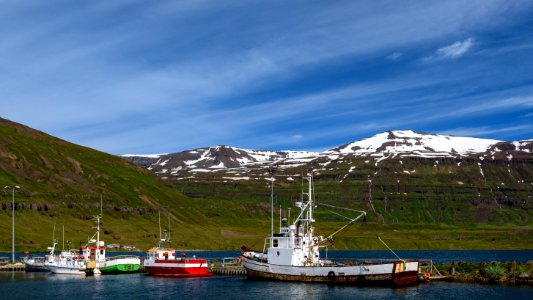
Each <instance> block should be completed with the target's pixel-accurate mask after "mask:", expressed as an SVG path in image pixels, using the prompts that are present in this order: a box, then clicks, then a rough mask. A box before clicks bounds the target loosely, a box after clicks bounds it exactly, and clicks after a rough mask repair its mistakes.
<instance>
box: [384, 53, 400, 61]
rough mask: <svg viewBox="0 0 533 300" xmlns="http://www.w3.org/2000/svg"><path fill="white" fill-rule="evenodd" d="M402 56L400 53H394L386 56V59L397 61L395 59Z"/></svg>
mask: <svg viewBox="0 0 533 300" xmlns="http://www.w3.org/2000/svg"><path fill="white" fill-rule="evenodd" d="M402 55H403V53H400V52H394V53H392V54H391V55H389V56H387V58H388V59H390V60H397V59H398V58H400V57H401V56H402Z"/></svg>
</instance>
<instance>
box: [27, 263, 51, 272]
mask: <svg viewBox="0 0 533 300" xmlns="http://www.w3.org/2000/svg"><path fill="white" fill-rule="evenodd" d="M25 265H26V266H25V269H24V270H25V271H26V272H49V271H50V270H48V268H47V267H46V266H44V265H34V264H28V263H26V264H25Z"/></svg>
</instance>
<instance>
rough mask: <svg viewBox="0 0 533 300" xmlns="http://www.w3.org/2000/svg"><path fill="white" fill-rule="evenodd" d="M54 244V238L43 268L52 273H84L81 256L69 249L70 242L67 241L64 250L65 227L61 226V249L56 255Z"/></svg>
mask: <svg viewBox="0 0 533 300" xmlns="http://www.w3.org/2000/svg"><path fill="white" fill-rule="evenodd" d="M54 232H55V225H54ZM56 245H57V240H56V239H54V241H53V244H52V247H48V250H50V254H48V255H46V257H45V261H44V266H45V268H46V269H48V270H50V272H51V273H53V274H69V275H85V269H86V267H85V261H84V259H83V256H81V255H80V253H79V252H77V251H75V250H72V249H70V242H67V250H65V227H63V250H62V251H61V253H59V254H58V255H56V254H55V247H56Z"/></svg>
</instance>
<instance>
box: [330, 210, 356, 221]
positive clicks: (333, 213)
mask: <svg viewBox="0 0 533 300" xmlns="http://www.w3.org/2000/svg"><path fill="white" fill-rule="evenodd" d="M328 212H330V213H332V214H334V215H337V216H339V217H343V218H345V219H346V220H350V221H351V220H352V218H348V217H346V216H343V215H341V214H339V213H336V212H334V211H332V210H328Z"/></svg>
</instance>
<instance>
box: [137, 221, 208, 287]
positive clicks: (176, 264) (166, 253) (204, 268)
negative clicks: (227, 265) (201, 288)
mask: <svg viewBox="0 0 533 300" xmlns="http://www.w3.org/2000/svg"><path fill="white" fill-rule="evenodd" d="M169 223H170V220H169ZM159 228H160V229H159V242H158V244H157V247H153V248H151V249H149V250H148V251H147V252H146V258H145V259H144V269H145V271H146V273H147V274H148V275H153V276H164V277H206V276H212V275H213V273H212V272H211V271H210V270H209V266H208V262H207V259H205V258H196V257H192V258H190V257H187V256H186V254H185V253H181V254H178V251H176V249H173V248H170V247H168V248H167V247H164V246H163V245H164V244H165V243H166V244H168V245H170V238H169V237H168V236H169V234H168V232H169V231H167V230H164V235H165V236H164V238H161V226H159ZM169 229H170V225H169Z"/></svg>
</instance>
